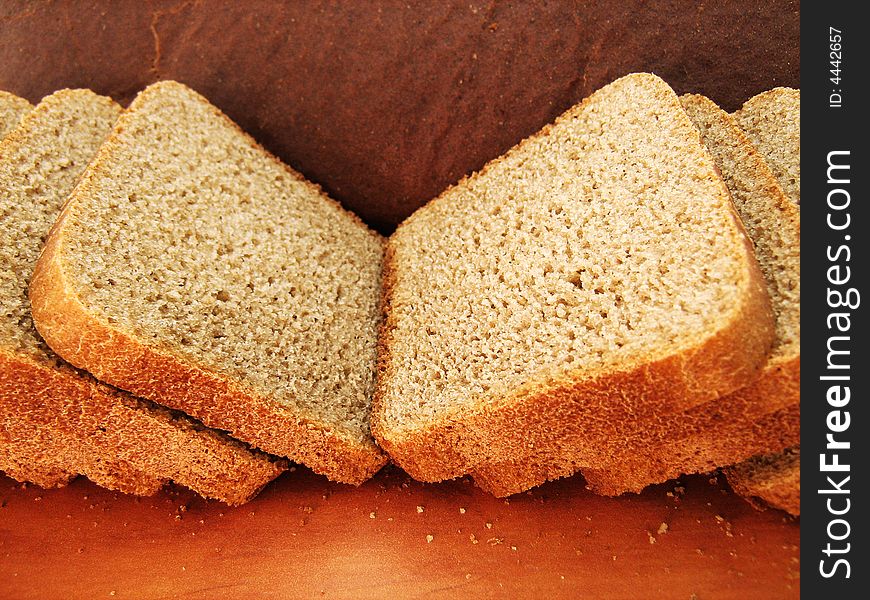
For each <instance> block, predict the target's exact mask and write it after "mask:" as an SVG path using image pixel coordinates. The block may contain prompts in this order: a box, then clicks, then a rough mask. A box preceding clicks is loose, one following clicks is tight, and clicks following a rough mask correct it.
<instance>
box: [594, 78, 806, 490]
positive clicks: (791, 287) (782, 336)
mask: <svg viewBox="0 0 870 600" xmlns="http://www.w3.org/2000/svg"><path fill="white" fill-rule="evenodd" d="M681 102H682V105H683V108H684V109H685V110H686V112H687V113H688V115H689V117H690V118H691V119H692V121H693V122H694V123H695V125H696V126H697V127H698V130H699V131H700V133H701V139H702V141H703V142H704V144H705V145H706V146H707V148H708V150H709V151H710V153H711V155H712V156H713V160H714V161H715V163H716V166H717V167H718V168H719V171H720V173H721V174H722V178H723V180H724V181H725V184H726V185H727V186H728V189H729V191H730V192H731V198H732V200H733V202H734V205H735V207H736V208H737V212H738V214H739V215H740V218H741V219H742V221H743V224H744V226H745V227H746V230H747V232H748V233H749V237H750V238H751V239H752V242H753V244H754V245H755V255H756V257H757V258H758V262H759V265H760V266H761V271H762V273H763V274H764V277H765V280H766V282H767V290H768V293H769V295H770V298H771V304H772V306H773V312H774V314H775V315H776V339H775V340H774V343H773V347H772V348H771V351H770V356H769V358H768V361H767V364H766V365H765V366H764V368H763V369H762V370H761V372H760V374H759V376H758V378H757V379H756V380H755V381H754V382H753V383H752V384H751V385H748V386H746V387H744V388H742V389H740V390H738V391H736V392H734V393H732V394H730V395H728V396H726V397H723V398H720V399H718V400H715V401H713V402H710V403H708V404H705V405H702V406H699V407H696V408H693V409H691V410H689V411H687V412H686V413H683V414H680V415H678V416H676V417H674V418H668V419H662V420H659V421H657V422H656V423H655V424H653V423H649V424H646V426H645V427H644V428H643V431H640V432H638V433H636V434H635V435H632V436H628V437H627V438H623V439H621V440H618V441H617V442H618V443H613V444H610V445H609V446H610V447H609V448H607V451H603V452H602V453H601V456H600V458H599V461H598V462H597V464H595V465H594V466H593V467H592V468H589V469H584V470H583V474H584V476H585V477H586V481H587V483H588V484H589V485H590V487H591V488H592V489H593V490H595V491H597V492H599V493H604V494H611V495H616V494H621V493H623V492H626V491H633V492H639V491H640V490H642V489H643V488H644V487H646V486H647V485H650V484H652V483H659V482H662V481H666V480H668V479H671V478H673V477H677V476H679V475H681V474H688V473H705V472H708V471H712V470H713V469H716V468H718V467H723V466H726V465H730V464H733V463H735V462H739V461H741V460H744V459H746V458H749V457H750V456H753V455H755V454H768V453H771V452H778V451H780V450H782V449H784V448H786V447H788V446H792V445H794V444H798V443H800V360H801V351H800V314H801V311H800V211H799V209H798V207H797V205H795V204H793V203H792V202H791V201H790V200H789V199H788V198H787V197H786V196H785V194H784V193H783V191H782V188H780V186H779V184H778V183H777V180H776V178H775V177H774V176H773V174H772V173H771V171H770V169H769V168H768V166H767V164H766V163H765V161H764V158H763V157H762V156H760V155H759V153H758V151H757V150H756V149H755V147H754V146H753V144H752V142H750V141H749V139H748V138H747V137H746V135H745V134H744V133H743V132H742V131H741V130H740V128H739V127H737V125H736V124H735V123H734V120H733V119H732V118H731V116H730V115H728V113H726V112H725V111H723V110H722V109H720V108H719V107H718V106H716V105H715V104H714V103H713V102H711V101H710V100H709V99H707V98H705V97H704V96H698V95H685V96H682V97H681Z"/></svg>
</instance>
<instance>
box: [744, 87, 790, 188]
mask: <svg viewBox="0 0 870 600" xmlns="http://www.w3.org/2000/svg"><path fill="white" fill-rule="evenodd" d="M734 119H735V120H736V121H737V124H738V125H739V126H740V127H741V129H743V131H745V132H746V135H747V136H749V139H751V140H752V143H753V144H755V146H756V147H757V148H758V150H759V151H760V152H761V154H762V155H763V156H764V158H765V160H766V161H767V164H768V165H770V168H771V170H772V171H773V174H774V175H776V178H777V179H778V180H779V184H780V185H781V186H782V189H783V190H785V193H786V194H788V197H789V198H791V199H792V201H793V202H794V203H795V204H798V205H800V203H801V161H800V156H801V92H800V90H795V89H791V88H782V87H779V88H775V89H772V90H769V91H767V92H762V93H761V94H758V95H757V96H754V97H752V98H750V99H749V100H747V101H746V103H744V104H743V106H742V107H741V108H740V110H738V111H737V112H735V113H734Z"/></svg>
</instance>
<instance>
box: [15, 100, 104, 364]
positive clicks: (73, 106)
mask: <svg viewBox="0 0 870 600" xmlns="http://www.w3.org/2000/svg"><path fill="white" fill-rule="evenodd" d="M64 109H66V111H64ZM118 112H119V108H118V107H117V106H116V105H114V104H112V103H110V101H109V100H108V99H100V97H98V96H96V95H95V94H90V93H80V92H77V91H74V92H68V93H66V92H65V93H62V94H59V95H55V96H54V97H52V98H50V99H49V100H48V102H47V103H46V104H43V106H42V107H41V109H40V113H39V114H40V115H44V116H42V117H41V118H39V119H35V118H34V119H29V120H28V131H27V134H26V135H28V139H29V138H31V137H32V138H33V139H34V140H36V139H37V138H42V139H41V140H40V142H41V147H39V148H37V147H36V146H37V144H36V143H18V144H15V145H14V146H11V147H8V146H7V147H6V148H5V149H4V150H5V152H4V155H3V156H2V162H3V165H2V170H0V188H2V189H3V198H2V199H0V214H2V215H3V218H2V219H0V250H2V252H0V344H2V346H3V347H5V348H8V349H10V350H12V351H14V352H20V353H24V354H27V355H29V356H32V357H35V358H37V359H39V360H40V361H43V362H46V363H58V362H59V361H58V359H57V356H56V355H55V354H54V352H52V351H51V349H50V348H49V347H48V346H47V345H46V344H45V342H43V341H42V338H40V336H39V334H38V333H37V332H36V328H35V327H34V326H33V320H32V318H31V314H30V302H29V300H28V299H27V284H28V282H29V281H30V277H31V275H32V274H33V269H34V267H35V266H36V261H37V259H38V258H39V253H40V252H41V250H42V244H43V242H44V240H45V236H46V234H47V233H48V230H49V229H50V228H51V226H52V224H54V222H55V221H56V220H57V217H58V214H59V213H60V209H61V206H63V202H64V200H65V199H66V195H67V194H68V193H69V191H70V190H72V188H73V186H74V185H75V182H76V181H77V180H78V179H79V177H80V176H81V174H82V171H83V170H84V168H85V167H86V166H87V164H88V163H89V162H90V161H91V159H92V158H93V156H94V153H95V152H96V151H97V148H99V147H100V144H101V143H102V142H103V140H104V139H105V137H106V134H108V132H109V131H110V130H111V127H112V124H113V123H114V122H115V119H117V118H118Z"/></svg>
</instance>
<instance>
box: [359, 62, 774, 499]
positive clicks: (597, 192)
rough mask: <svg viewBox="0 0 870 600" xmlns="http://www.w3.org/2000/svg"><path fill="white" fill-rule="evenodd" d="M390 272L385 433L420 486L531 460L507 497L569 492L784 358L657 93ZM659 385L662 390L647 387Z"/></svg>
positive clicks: (527, 162) (401, 256)
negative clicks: (627, 428)
mask: <svg viewBox="0 0 870 600" xmlns="http://www.w3.org/2000/svg"><path fill="white" fill-rule="evenodd" d="M387 256H388V267H387V273H388V275H387V282H388V286H387V290H388V293H387V297H386V301H387V304H388V311H387V318H386V319H387V320H386V325H385V327H384V330H383V334H382V344H383V346H384V355H383V358H382V364H381V365H380V371H379V373H380V375H379V378H378V389H377V396H376V397H377V401H376V403H375V411H374V413H373V424H374V426H373V429H374V431H375V434H376V436H377V438H378V440H379V441H380V442H381V443H382V445H383V446H384V447H385V448H387V450H388V451H389V452H390V454H391V455H392V457H393V459H394V460H395V461H396V462H397V463H398V464H399V465H400V466H402V467H403V468H405V469H406V470H407V471H409V472H411V473H412V474H413V475H415V476H417V477H418V478H421V479H425V480H427V481H436V480H441V479H446V478H451V477H455V476H458V475H460V474H465V473H471V474H472V475H474V476H477V475H479V474H480V473H481V471H482V472H483V473H484V478H485V477H486V475H485V473H486V472H487V471H489V470H490V467H492V471H494V472H498V469H499V466H500V465H507V466H505V467H504V468H505V470H506V471H510V472H511V473H512V474H513V473H515V472H516V471H517V469H521V468H522V466H523V465H524V464H526V459H528V458H529V455H530V454H535V457H536V458H537V459H538V461H539V462H538V466H540V468H539V469H537V472H535V473H531V472H530V473H529V474H528V477H529V478H532V477H534V478H536V480H535V481H534V482H532V483H530V484H523V485H524V487H522V489H514V488H511V489H510V490H509V491H507V492H506V493H516V492H519V491H523V490H525V489H528V487H531V486H532V485H536V484H538V483H541V482H542V481H543V480H545V479H547V478H551V477H555V476H560V475H567V474H568V473H569V472H573V471H576V470H577V469H578V468H582V467H583V466H584V465H587V464H589V461H591V460H592V458H593V457H592V454H593V453H594V448H595V447H596V446H597V444H596V443H595V440H596V439H598V438H599V437H600V438H602V439H603V438H605V436H610V435H611V434H612V430H613V428H614V427H615V425H614V423H616V422H619V421H620V420H621V419H622V417H624V416H625V415H642V414H645V413H652V412H653V411H661V410H663V409H664V410H670V411H673V410H675V409H680V410H683V409H686V408H690V407H692V406H695V405H697V404H700V403H702V402H704V401H705V399H713V398H715V397H716V396H718V395H721V394H723V393H728V392H731V391H733V390H734V389H736V388H737V387H739V386H740V385H742V384H745V383H747V382H748V381H750V380H751V377H752V376H753V375H754V373H755V371H756V370H757V369H758V367H759V366H760V363H761V362H762V361H763V359H764V357H765V355H766V353H767V350H768V348H769V344H770V342H771V339H772V323H773V319H772V317H771V313H770V309H769V305H768V300H767V298H766V294H765V292H764V290H763V287H762V285H760V283H761V282H760V279H761V278H760V275H759V273H758V267H757V264H756V263H755V260H754V257H753V256H752V254H751V251H750V250H749V243H748V240H747V239H746V236H745V234H744V232H743V230H742V228H741V227H740V226H739V222H738V220H737V218H736V215H735V213H734V209H733V206H732V205H731V203H730V199H729V197H728V193H727V190H726V189H725V187H724V184H723V183H722V181H721V178H720V177H719V176H718V174H717V173H716V169H715V165H714V164H713V163H712V160H711V159H710V156H709V154H708V153H707V152H706V150H705V149H704V148H703V146H702V145H701V144H700V140H699V136H698V133H697V130H696V129H695V128H694V126H693V125H692V123H691V121H690V120H689V119H688V118H687V117H686V115H685V112H684V111H683V110H682V108H681V107H680V106H679V102H678V99H677V97H676V95H675V94H674V93H673V91H672V90H670V88H668V87H667V85H666V84H664V83H663V82H661V80H659V79H658V78H655V77H654V76H651V75H647V74H635V75H629V76H627V77H625V78H622V79H620V80H618V81H617V82H615V83H613V84H611V85H610V86H606V87H605V88H602V89H601V90H599V91H598V92H596V93H595V94H594V95H593V96H591V97H590V98H588V99H587V100H586V101H584V103H583V104H581V105H578V106H577V107H575V108H574V109H571V110H569V111H568V112H566V113H565V114H564V115H562V116H561V117H560V118H559V119H558V120H557V121H556V122H555V123H554V124H553V125H551V126H549V127H547V128H545V129H544V130H543V131H542V132H540V133H539V134H537V135H535V136H533V137H531V138H529V139H527V140H525V141H523V142H522V143H521V144H520V145H518V146H517V147H515V148H514V149H512V150H511V151H510V152H508V153H507V154H505V155H504V156H502V157H500V158H498V159H496V160H495V161H493V162H491V163H489V164H488V165H487V166H486V167H485V168H484V169H483V170H482V171H481V172H479V173H476V174H474V175H472V176H471V177H469V178H467V179H464V180H463V181H461V182H460V183H459V184H458V185H456V186H454V187H452V188H450V189H449V190H447V191H446V192H444V193H443V194H442V195H441V196H439V197H438V198H437V199H436V200H434V201H433V202H430V203H429V204H428V205H427V206H426V207H424V208H423V209H421V210H419V211H417V213H415V214H414V215H412V216H411V217H410V218H409V219H408V220H406V221H405V222H404V223H403V224H402V225H400V227H399V228H398V229H397V230H396V232H395V233H394V234H393V236H392V237H391V238H390V240H389V242H388V251H387ZM725 339H727V340H728V341H727V342H726V341H725ZM714 340H715V341H714ZM738 344H739V345H740V351H739V352H737V348H736V346H737V345H738ZM725 346H727V348H725ZM708 354H709V356H707V355H708ZM713 354H715V355H716V356H715V357H714V356H713ZM701 356H704V358H703V360H702V359H701V358H700V357H701ZM689 357H693V359H689ZM686 359H689V360H688V362H686ZM708 359H709V362H708ZM671 360H673V361H677V362H679V361H682V363H684V364H686V365H687V366H692V365H694V366H699V365H700V364H701V363H702V362H703V363H704V364H705V365H709V366H710V368H698V369H697V371H693V372H692V373H691V374H690V373H689V371H687V370H685V369H673V370H672V369H669V368H668V369H666V368H664V365H665V364H671V363H670V362H669V361H671ZM726 363H727V364H728V365H729V366H728V367H726V366H725V365H726ZM738 363H740V364H738ZM647 368H652V369H653V370H658V369H661V370H662V373H661V375H662V377H659V376H654V377H653V376H650V377H646V378H645V379H644V383H642V384H638V383H637V382H636V381H635V379H634V378H635V376H637V378H638V379H643V377H642V376H641V372H642V371H644V372H645V369H647ZM671 378H672V381H671ZM701 379H704V380H705V382H704V383H701V381H700V380H701ZM629 382H630V383H629ZM670 383H672V384H673V385H669V384H670ZM637 385H642V386H649V387H650V388H653V387H654V388H656V389H655V391H653V390H652V389H650V390H648V393H646V392H647V390H644V391H640V390H638V389H636V388H637ZM619 386H624V389H623V388H620V387H619ZM611 387H612V388H614V389H610V388H611ZM688 388H691V391H689V390H688ZM605 391H609V392H610V394H609V396H611V397H618V398H619V400H620V401H619V402H605V401H604V396H605ZM684 392H685V393H684ZM652 398H655V401H652V400H651V399H652ZM587 400H588V401H587ZM611 412H612V413H613V414H610V413H611ZM557 415H558V418H557ZM524 418H528V420H529V423H523V422H522V420H523V419H524ZM638 418H639V417H638ZM575 424H576V425H575ZM523 425H532V426H531V427H525V426H523ZM569 438H570V440H571V443H570V444H568V443H567V442H565V440H566V439H569ZM433 443H437V444H441V445H443V450H442V451H439V452H429V451H428V450H431V445H432V444H433ZM439 450H441V448H439ZM569 470H570V471H569ZM522 475H523V474H522V473H520V474H517V476H516V478H515V479H520V478H521V477H522ZM496 477H497V476H496ZM484 487H487V486H484ZM492 487H495V486H492ZM500 493H505V492H500Z"/></svg>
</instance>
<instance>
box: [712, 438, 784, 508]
mask: <svg viewBox="0 0 870 600" xmlns="http://www.w3.org/2000/svg"><path fill="white" fill-rule="evenodd" d="M725 475H726V477H727V478H728V483H729V484H731V488H732V489H733V490H734V491H735V492H737V493H738V494H740V495H741V496H744V497H746V498H747V499H749V500H750V501H751V500H753V499H756V498H757V499H759V500H762V501H764V502H766V503H767V504H769V505H770V506H773V507H775V508H779V509H781V510H784V511H786V512H788V513H790V514H792V515H795V516H797V517H799V516H800V514H801V447H800V446H795V447H794V448H789V449H788V450H786V451H785V452H780V453H777V454H772V455H767V456H756V457H753V458H751V459H750V460H747V461H744V462H742V463H740V464H739V465H735V466H733V467H730V468H728V469H726V470H725ZM753 504H754V503H753Z"/></svg>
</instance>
